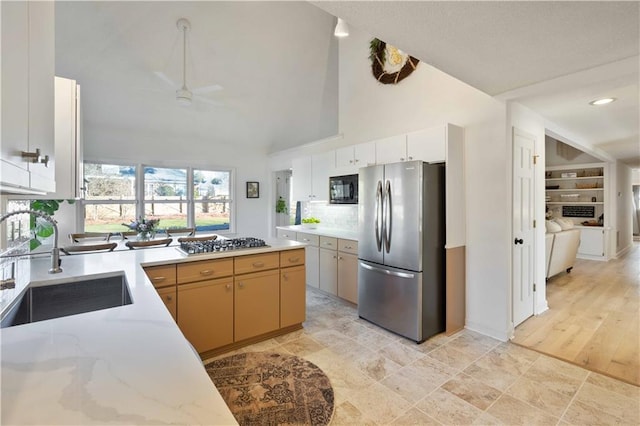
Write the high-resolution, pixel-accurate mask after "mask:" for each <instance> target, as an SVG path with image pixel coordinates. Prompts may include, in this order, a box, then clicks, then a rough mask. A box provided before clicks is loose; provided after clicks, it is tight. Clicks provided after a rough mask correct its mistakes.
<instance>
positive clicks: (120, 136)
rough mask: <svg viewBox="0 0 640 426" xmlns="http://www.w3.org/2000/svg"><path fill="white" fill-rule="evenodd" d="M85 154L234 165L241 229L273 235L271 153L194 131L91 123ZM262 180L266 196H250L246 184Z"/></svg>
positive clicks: (172, 163)
mask: <svg viewBox="0 0 640 426" xmlns="http://www.w3.org/2000/svg"><path fill="white" fill-rule="evenodd" d="M84 145H85V146H84V149H85V151H84V158H85V160H87V161H103V162H105V161H106V162H109V161H113V162H127V163H134V164H135V163H143V164H152V165H157V166H167V167H185V166H194V167H203V168H209V167H211V168H216V167H222V168H234V169H235V179H236V180H235V189H236V192H235V194H234V205H233V211H234V212H235V220H236V233H237V234H238V235H241V236H253V237H260V238H265V237H267V236H268V235H269V223H270V221H271V218H272V215H273V214H274V213H272V209H271V208H270V199H269V197H268V194H269V193H270V187H271V186H272V182H271V179H270V176H271V175H270V174H269V172H268V170H267V155H266V152H264V151H260V150H257V149H255V148H251V149H249V148H247V147H241V146H234V145H223V144H215V143H212V142H211V141H207V140H199V139H195V138H192V137H189V136H188V135H185V136H184V137H183V138H175V137H171V136H167V135H162V134H154V133H153V131H148V132H145V133H140V132H132V131H122V130H118V129H113V128H102V127H99V126H92V125H91V123H86V124H85V128H84ZM247 181H257V182H259V183H260V198H257V199H253V198H252V199H248V198H246V196H245V186H246V185H245V182H247Z"/></svg>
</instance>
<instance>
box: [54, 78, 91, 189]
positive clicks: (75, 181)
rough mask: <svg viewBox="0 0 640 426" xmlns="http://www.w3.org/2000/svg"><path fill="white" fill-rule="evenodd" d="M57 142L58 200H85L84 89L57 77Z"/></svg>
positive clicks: (70, 81)
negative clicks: (82, 106)
mask: <svg viewBox="0 0 640 426" xmlns="http://www.w3.org/2000/svg"><path fill="white" fill-rule="evenodd" d="M55 87H56V92H55V93H56V102H55V123H56V125H55V129H56V130H55V135H56V136H55V143H56V191H55V194H47V195H48V196H50V197H52V198H56V199H60V198H62V199H69V198H82V197H83V196H84V192H83V187H84V184H83V182H82V177H83V176H82V131H81V126H80V123H81V119H82V115H81V109H80V86H78V85H77V84H76V81H75V80H70V79H67V78H61V77H56V78H55Z"/></svg>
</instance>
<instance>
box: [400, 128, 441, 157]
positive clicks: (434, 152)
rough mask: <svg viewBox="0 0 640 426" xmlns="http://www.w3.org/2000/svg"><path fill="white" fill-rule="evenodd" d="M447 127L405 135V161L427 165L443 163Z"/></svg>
mask: <svg viewBox="0 0 640 426" xmlns="http://www.w3.org/2000/svg"><path fill="white" fill-rule="evenodd" d="M446 141H447V126H438V127H432V128H430V129H424V130H420V131H417V132H413V133H409V134H407V157H406V158H407V159H408V160H422V161H426V162H428V163H441V162H444V161H445V152H446V145H447V144H446Z"/></svg>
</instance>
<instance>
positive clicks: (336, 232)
mask: <svg viewBox="0 0 640 426" xmlns="http://www.w3.org/2000/svg"><path fill="white" fill-rule="evenodd" d="M276 228H277V229H285V230H289V231H294V232H306V233H307V234H314V235H324V236H325V237H333V238H342V239H345V240H355V241H358V230H357V229H356V230H353V231H351V230H347V229H336V228H323V227H322V226H318V227H317V228H307V227H305V226H304V225H290V226H276Z"/></svg>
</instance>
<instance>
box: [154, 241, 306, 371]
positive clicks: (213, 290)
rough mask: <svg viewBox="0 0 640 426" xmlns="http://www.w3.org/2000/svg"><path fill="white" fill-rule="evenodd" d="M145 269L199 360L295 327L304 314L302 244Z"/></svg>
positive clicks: (297, 327) (302, 319)
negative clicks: (288, 247) (294, 246)
mask: <svg viewBox="0 0 640 426" xmlns="http://www.w3.org/2000/svg"><path fill="white" fill-rule="evenodd" d="M234 254H235V253H234ZM144 269H145V272H146V273H147V276H148V277H149V279H150V280H151V282H152V283H153V285H154V287H156V290H157V291H158V294H159V295H160V297H161V298H162V300H163V301H164V303H165V305H166V306H167V309H168V310H169V312H170V313H171V315H172V316H173V318H174V319H175V320H176V323H177V324H178V326H179V327H180V330H181V331H182V333H183V334H184V336H185V338H186V339H187V340H188V341H189V342H190V343H191V345H192V346H193V347H194V348H195V349H196V350H197V351H198V353H199V354H200V356H201V357H202V358H203V359H205V358H208V357H211V356H213V355H217V354H220V353H224V352H227V351H230V350H233V349H236V348H239V347H242V346H246V345H249V344H252V343H255V342H258V341H261V340H266V339H269V338H271V337H274V336H277V335H281V334H285V333H289V332H291V331H294V330H298V329H300V328H302V323H303V322H304V320H305V317H306V305H305V303H306V294H305V291H306V285H305V273H306V272H305V250H304V248H296V249H289V250H280V251H278V250H275V251H274V250H272V251H266V252H264V253H258V254H255V253H254V254H247V255H241V254H239V255H235V256H229V255H227V257H223V258H218V259H215V258H214V259H207V260H197V261H183V262H180V263H173V264H166V265H154V266H149V267H145V268H144Z"/></svg>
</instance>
